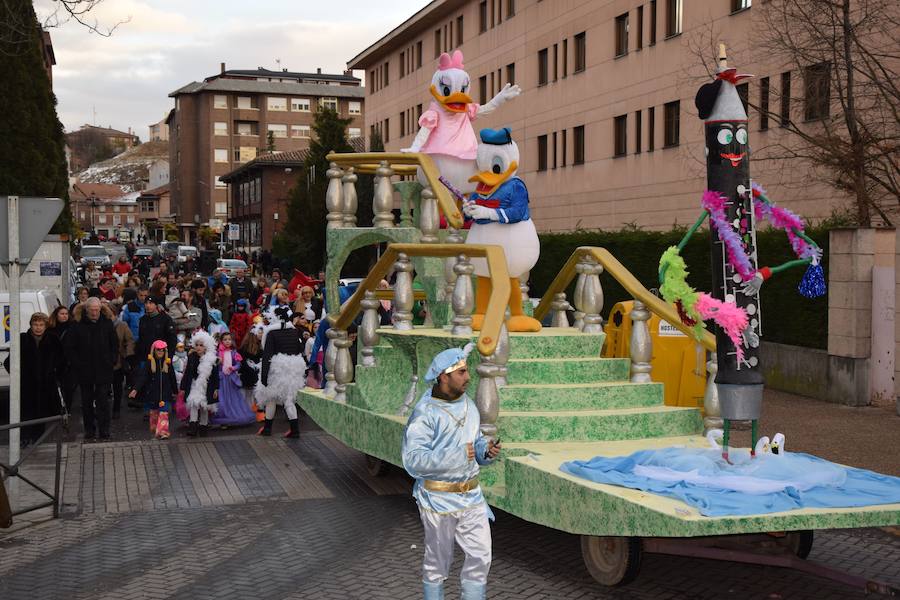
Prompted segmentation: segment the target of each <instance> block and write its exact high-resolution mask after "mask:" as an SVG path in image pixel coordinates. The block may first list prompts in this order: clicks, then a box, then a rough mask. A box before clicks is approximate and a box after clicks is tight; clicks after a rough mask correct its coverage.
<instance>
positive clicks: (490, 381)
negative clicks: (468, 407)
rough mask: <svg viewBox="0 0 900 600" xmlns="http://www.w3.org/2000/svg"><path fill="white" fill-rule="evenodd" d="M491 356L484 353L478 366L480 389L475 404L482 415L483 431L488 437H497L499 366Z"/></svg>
mask: <svg viewBox="0 0 900 600" xmlns="http://www.w3.org/2000/svg"><path fill="white" fill-rule="evenodd" d="M490 359H491V357H489V356H484V355H482V357H481V364H479V365H478V367H476V369H475V371H476V372H477V373H478V377H479V379H478V390H477V391H476V394H475V405H476V406H477V407H478V414H479V415H480V416H481V433H482V434H483V435H484V436H485V437H488V438H491V439H496V438H497V417H498V416H499V415H500V394H499V392H498V391H497V375H498V372H499V367H498V366H497V365H495V364H494V363H493V362H491V360H490Z"/></svg>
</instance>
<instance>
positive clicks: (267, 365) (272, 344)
mask: <svg viewBox="0 0 900 600" xmlns="http://www.w3.org/2000/svg"><path fill="white" fill-rule="evenodd" d="M293 317H294V314H293V312H292V311H291V308H290V306H287V305H285V306H280V307H277V308H275V309H274V310H273V311H272V312H271V313H270V315H269V316H268V320H269V325H268V326H266V329H265V331H264V332H263V341H262V346H263V354H262V369H261V372H260V378H259V383H258V384H257V385H256V402H257V404H258V405H259V406H260V407H265V410H266V420H265V422H264V423H263V426H262V428H261V429H260V430H259V433H258V435H263V436H269V435H272V423H273V421H274V419H275V410H276V408H277V407H278V406H279V405H281V406H283V407H284V413H285V415H287V418H288V423H290V425H291V428H290V430H289V431H288V432H287V433H286V434H285V437H287V438H298V437H300V420H299V418H298V416H297V405H296V404H295V402H294V399H295V398H296V397H297V392H299V391H300V390H302V389H303V383H304V380H303V377H302V374H303V372H304V370H305V369H306V360H305V359H304V358H303V343H302V342H301V340H300V332H299V331H297V329H295V328H294V325H293V322H292V321H293Z"/></svg>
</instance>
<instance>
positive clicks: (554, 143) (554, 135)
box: [553, 131, 556, 169]
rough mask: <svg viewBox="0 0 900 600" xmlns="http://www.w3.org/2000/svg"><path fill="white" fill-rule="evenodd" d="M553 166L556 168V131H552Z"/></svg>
mask: <svg viewBox="0 0 900 600" xmlns="http://www.w3.org/2000/svg"><path fill="white" fill-rule="evenodd" d="M553 168H554V169H555V168H556V132H555V131H554V132H553Z"/></svg>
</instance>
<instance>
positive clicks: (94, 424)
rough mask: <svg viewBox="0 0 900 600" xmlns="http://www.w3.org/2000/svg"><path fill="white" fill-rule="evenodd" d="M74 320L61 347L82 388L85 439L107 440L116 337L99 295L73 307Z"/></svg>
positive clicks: (117, 346)
mask: <svg viewBox="0 0 900 600" xmlns="http://www.w3.org/2000/svg"><path fill="white" fill-rule="evenodd" d="M74 317H75V323H73V324H72V325H70V326H69V331H68V333H67V334H66V339H65V344H64V349H65V353H66V359H67V360H68V362H69V368H71V369H72V371H73V373H74V374H75V380H76V381H77V382H78V386H79V388H80V389H81V411H82V416H83V421H84V439H85V440H93V439H94V437H95V435H96V434H97V433H99V435H100V439H101V440H108V439H109V420H110V412H109V395H110V392H111V391H112V382H113V369H114V367H115V364H116V358H117V357H118V353H119V340H118V338H117V337H116V331H115V327H114V326H113V321H112V311H111V310H110V309H109V308H108V307H106V306H103V305H102V303H101V302H100V300H99V299H98V298H88V300H87V302H85V303H84V304H82V305H80V306H77V307H75V314H74Z"/></svg>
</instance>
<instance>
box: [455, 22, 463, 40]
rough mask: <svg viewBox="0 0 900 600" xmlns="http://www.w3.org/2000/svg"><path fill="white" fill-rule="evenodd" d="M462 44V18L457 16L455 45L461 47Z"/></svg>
mask: <svg viewBox="0 0 900 600" xmlns="http://www.w3.org/2000/svg"><path fill="white" fill-rule="evenodd" d="M462 44H463V16H462V15H459V16H458V17H456V45H457V46H462Z"/></svg>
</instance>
